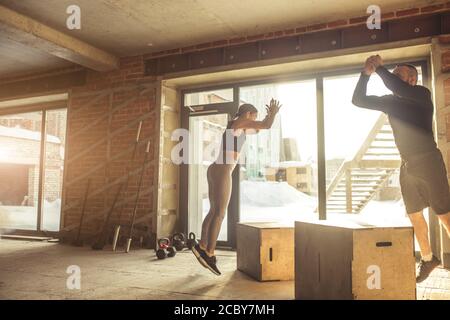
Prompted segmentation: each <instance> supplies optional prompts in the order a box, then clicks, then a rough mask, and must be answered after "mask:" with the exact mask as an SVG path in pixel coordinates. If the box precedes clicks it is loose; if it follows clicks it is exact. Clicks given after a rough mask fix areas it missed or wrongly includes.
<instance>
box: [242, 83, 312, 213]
mask: <svg viewBox="0 0 450 320" xmlns="http://www.w3.org/2000/svg"><path fill="white" fill-rule="evenodd" d="M239 93H240V100H241V101H240V103H251V104H253V105H254V106H255V107H257V109H258V118H259V119H260V120H262V119H263V118H264V117H265V116H266V110H265V105H266V104H268V103H269V101H270V99H271V98H275V99H277V100H279V101H281V103H282V104H283V106H282V108H281V110H280V113H279V114H278V116H277V118H276V120H275V122H274V124H273V126H272V128H271V129H270V130H262V131H260V132H259V133H258V134H255V135H250V136H248V137H247V142H246V145H245V147H244V148H245V149H244V156H245V161H244V163H243V164H242V165H241V167H240V221H242V222H251V221H279V222H293V221H295V220H296V219H298V218H299V216H301V215H305V214H313V213H314V211H315V210H316V208H317V204H318V201H317V139H316V137H317V117H316V114H317V111H316V82H315V81H314V80H309V81H302V82H291V83H283V84H265V85H259V86H249V87H241V88H240V90H239Z"/></svg>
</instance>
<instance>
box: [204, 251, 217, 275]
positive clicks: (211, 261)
mask: <svg viewBox="0 0 450 320" xmlns="http://www.w3.org/2000/svg"><path fill="white" fill-rule="evenodd" d="M202 258H203V259H204V260H205V262H206V265H207V266H206V268H208V269H209V270H211V272H212V273H214V274H215V275H216V276H220V275H221V274H222V273H221V272H220V271H219V269H218V268H217V258H216V256H212V257H209V256H208V255H207V254H206V252H205V255H204V256H203V257H202Z"/></svg>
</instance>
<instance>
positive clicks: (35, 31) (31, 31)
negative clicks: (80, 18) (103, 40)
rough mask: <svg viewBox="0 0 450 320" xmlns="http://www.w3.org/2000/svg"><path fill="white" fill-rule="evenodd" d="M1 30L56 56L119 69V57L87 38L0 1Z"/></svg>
mask: <svg viewBox="0 0 450 320" xmlns="http://www.w3.org/2000/svg"><path fill="white" fill-rule="evenodd" d="M0 33H2V34H4V35H5V36H6V37H8V38H9V39H11V40H13V41H16V42H19V43H21V44H24V45H27V46H29V47H32V48H35V49H38V50H41V51H44V52H47V53H49V54H51V55H53V56H56V57H59V58H61V59H64V60H68V61H71V62H73V63H76V64H79V65H81V66H84V67H87V68H90V69H93V70H96V71H109V70H114V69H117V68H118V66H119V59H118V58H117V57H115V56H114V55H112V54H110V53H108V52H106V51H103V50H101V49H98V48H96V47H94V46H92V45H90V44H88V43H86V42H83V41H81V40H79V39H77V38H74V37H72V36H69V35H67V34H65V33H62V32H60V31H58V30H55V29H53V28H50V27H48V26H46V25H44V24H42V23H40V22H39V21H36V20H34V19H31V18H29V17H27V16H25V15H22V14H20V13H17V12H16V11H13V10H11V9H8V8H6V7H4V6H2V5H0Z"/></svg>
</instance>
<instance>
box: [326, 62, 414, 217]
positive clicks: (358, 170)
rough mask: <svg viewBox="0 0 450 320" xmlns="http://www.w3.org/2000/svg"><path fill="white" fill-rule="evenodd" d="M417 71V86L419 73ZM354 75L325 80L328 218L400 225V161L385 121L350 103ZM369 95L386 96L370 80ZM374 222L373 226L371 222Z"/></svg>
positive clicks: (380, 84) (374, 80) (402, 210)
mask: <svg viewBox="0 0 450 320" xmlns="http://www.w3.org/2000/svg"><path fill="white" fill-rule="evenodd" d="M421 71H422V70H421V68H419V75H420V77H419V84H421V83H422V72H421ZM358 79H359V73H355V74H347V75H342V76H335V77H326V78H324V80H323V81H324V115H325V155H326V186H327V212H328V214H333V213H358V214H362V215H364V216H366V217H368V218H370V219H374V220H378V221H379V222H381V220H384V221H385V220H386V219H388V220H392V219H400V220H401V219H403V218H404V217H405V208H404V205H403V201H402V199H401V193H400V184H399V169H398V168H399V167H400V155H399V152H398V150H397V148H396V146H395V141H394V136H393V133H392V128H391V127H390V125H389V121H388V119H387V117H386V116H385V115H384V114H383V113H381V112H379V111H373V110H367V109H362V108H358V107H356V106H354V105H353V104H352V102H351V100H352V96H353V91H354V88H355V86H356V83H357V82H358ZM368 94H369V95H376V96H381V95H385V94H391V92H390V91H389V90H388V89H387V88H386V87H385V85H384V84H383V82H382V80H381V78H380V77H378V76H377V75H374V76H372V77H371V79H370V81H369V84H368ZM374 222H375V221H374Z"/></svg>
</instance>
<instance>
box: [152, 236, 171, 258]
mask: <svg viewBox="0 0 450 320" xmlns="http://www.w3.org/2000/svg"><path fill="white" fill-rule="evenodd" d="M175 254H176V252H175V249H174V248H173V247H171V246H170V240H169V239H168V238H161V239H159V240H158V250H156V257H157V258H158V259H160V260H161V259H165V258H166V257H169V258H172V257H174V256H175Z"/></svg>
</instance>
